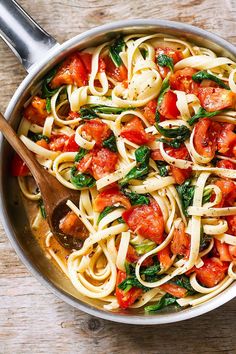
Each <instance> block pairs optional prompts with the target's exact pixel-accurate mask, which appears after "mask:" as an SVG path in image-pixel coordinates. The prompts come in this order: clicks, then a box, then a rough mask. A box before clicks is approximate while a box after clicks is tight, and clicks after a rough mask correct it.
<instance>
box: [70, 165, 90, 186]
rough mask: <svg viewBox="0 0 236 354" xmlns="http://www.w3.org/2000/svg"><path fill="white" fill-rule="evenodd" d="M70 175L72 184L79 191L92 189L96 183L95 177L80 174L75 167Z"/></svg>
mask: <svg viewBox="0 0 236 354" xmlns="http://www.w3.org/2000/svg"><path fill="white" fill-rule="evenodd" d="M70 175H71V176H70V180H71V183H72V184H73V185H74V186H75V187H76V188H78V189H79V188H91V187H93V186H94V185H95V183H96V181H95V179H94V178H93V176H91V175H89V174H85V173H80V172H79V171H78V170H77V168H76V167H75V166H74V167H72V168H71V170H70Z"/></svg>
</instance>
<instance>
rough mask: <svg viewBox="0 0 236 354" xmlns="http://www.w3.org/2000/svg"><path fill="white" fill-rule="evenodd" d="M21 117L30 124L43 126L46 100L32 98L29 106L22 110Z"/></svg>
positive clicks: (36, 97) (45, 116) (45, 114)
mask: <svg viewBox="0 0 236 354" xmlns="http://www.w3.org/2000/svg"><path fill="white" fill-rule="evenodd" d="M23 116H24V117H25V118H26V119H28V120H29V121H30V122H31V123H34V124H38V125H41V126H43V125H44V122H45V119H46V118H47V116H48V113H47V110H46V100H45V99H43V98H40V97H38V96H34V97H33V99H32V101H31V102H30V104H29V105H28V106H27V107H26V108H25V109H24V112H23Z"/></svg>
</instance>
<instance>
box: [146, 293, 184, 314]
mask: <svg viewBox="0 0 236 354" xmlns="http://www.w3.org/2000/svg"><path fill="white" fill-rule="evenodd" d="M176 300H177V298H176V297H175V296H172V295H170V294H165V295H164V296H162V298H161V299H160V300H159V301H158V302H157V303H156V304H154V305H149V306H146V307H144V310H145V311H146V312H154V311H159V310H161V309H163V308H165V307H167V306H170V305H176V306H179V305H178V303H177V302H176Z"/></svg>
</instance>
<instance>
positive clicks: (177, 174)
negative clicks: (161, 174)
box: [170, 165, 192, 184]
mask: <svg viewBox="0 0 236 354" xmlns="http://www.w3.org/2000/svg"><path fill="white" fill-rule="evenodd" d="M170 170H171V173H172V176H173V177H174V179H175V182H176V183H177V184H182V183H184V181H186V179H188V178H189V177H190V176H191V173H192V169H191V167H189V168H187V169H182V168H178V167H175V166H173V165H171V166H170Z"/></svg>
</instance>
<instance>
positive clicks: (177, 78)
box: [169, 68, 200, 95]
mask: <svg viewBox="0 0 236 354" xmlns="http://www.w3.org/2000/svg"><path fill="white" fill-rule="evenodd" d="M196 73H197V70H195V69H193V68H184V69H181V70H177V71H175V72H174V73H173V74H171V75H170V79H169V82H170V87H171V88H172V89H173V90H180V91H184V92H186V93H193V94H195V95H197V94H198V89H199V86H200V84H199V83H197V82H195V81H194V80H193V79H192V76H193V75H194V74H196Z"/></svg>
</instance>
